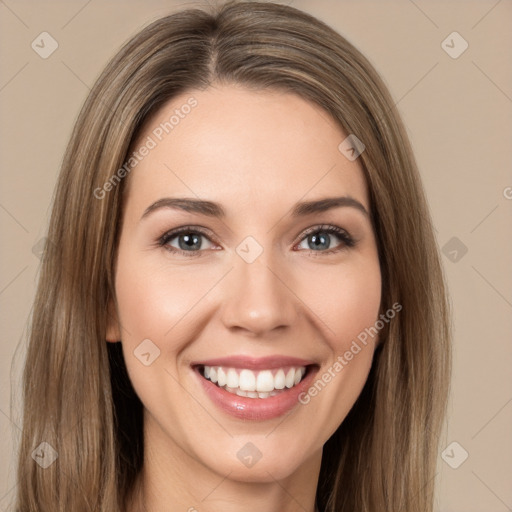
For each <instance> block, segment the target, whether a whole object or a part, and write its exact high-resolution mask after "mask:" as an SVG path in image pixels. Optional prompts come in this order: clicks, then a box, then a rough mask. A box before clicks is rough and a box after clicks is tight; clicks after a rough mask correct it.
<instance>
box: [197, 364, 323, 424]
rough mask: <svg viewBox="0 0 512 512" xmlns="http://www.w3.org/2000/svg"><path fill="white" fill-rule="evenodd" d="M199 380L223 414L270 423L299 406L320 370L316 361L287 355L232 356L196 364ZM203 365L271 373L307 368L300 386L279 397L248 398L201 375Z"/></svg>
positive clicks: (284, 392)
mask: <svg viewBox="0 0 512 512" xmlns="http://www.w3.org/2000/svg"><path fill="white" fill-rule="evenodd" d="M191 366H192V367H193V369H194V370H195V374H196V375H197V378H198V379H199V381H200V382H201V385H202V386H203V389H204V390H205V393H206V395H207V396H208V397H209V398H210V399H211V400H212V402H213V403H214V404H215V405H216V406H217V407H219V408H220V409H221V410H222V411H223V412H225V413H227V414H229V415H230V416H234V417H235V418H239V419H244V420H260V421H263V420H269V419H272V418H277V417H279V416H282V415H283V414H285V413H287V412H289V411H290V410H291V409H293V408H294V407H295V406H296V405H298V404H299V401H298V397H299V395H300V394H301V393H302V392H304V391H306V390H307V389H308V388H309V387H310V386H311V382H312V381H313V379H314V376H315V374H316V373H317V371H318V366H317V365H315V363H314V362H313V361H310V360H309V361H308V360H305V359H299V358H296V357H287V356H268V357H261V358H252V357H248V356H230V357H223V358H216V359H208V360H202V361H197V362H193V363H192V365H191ZM203 366H224V367H228V368H247V369H249V370H271V369H274V368H283V367H289V366H295V367H300V366H305V367H307V372H306V374H305V375H304V377H303V379H302V380H301V381H300V382H299V384H297V385H295V386H294V387H292V388H289V389H286V390H284V391H283V392H282V393H279V394H278V395H275V396H272V397H268V398H249V397H243V396H238V395H235V394H233V393H229V392H228V391H226V390H224V389H222V388H220V387H219V386H217V385H216V384H214V383H213V382H211V381H209V380H207V379H205V378H204V377H203V376H202V374H201V373H200V372H201V368H202V367H203Z"/></svg>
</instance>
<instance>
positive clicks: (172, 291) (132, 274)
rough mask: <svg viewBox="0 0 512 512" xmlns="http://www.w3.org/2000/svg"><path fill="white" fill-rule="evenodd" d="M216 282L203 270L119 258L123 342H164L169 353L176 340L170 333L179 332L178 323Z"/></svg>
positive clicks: (118, 297)
mask: <svg viewBox="0 0 512 512" xmlns="http://www.w3.org/2000/svg"><path fill="white" fill-rule="evenodd" d="M216 279H218V277H216V276H212V275H211V272H207V271H206V270H205V271H201V270H199V271H198V270H197V268H196V269H195V270H194V271H192V266H191V267H189V268H188V269H187V268H186V267H182V268H176V269H175V270H173V269H172V268H169V267H166V268H162V266H161V265H158V264H155V263H154V262H151V261H149V262H148V261H144V256H142V257H141V258H140V259H138V258H137V255H136V254H135V255H133V254H132V255H126V256H125V257H124V258H123V257H121V258H120V259H119V261H118V269H117V275H116V293H117V302H118V308H119V317H120V321H121V325H122V329H123V334H124V339H123V341H128V342H129V343H130V344H131V343H136V342H137V340H142V339H144V338H149V339H154V340H163V339H165V340H166V348H167V350H169V349H171V350H172V347H170V346H169V345H168V343H169V342H170V341H171V342H172V340H173V339H174V340H176V337H175V336H173V335H172V334H174V333H172V334H171V331H172V330H173V329H175V332H176V331H180V330H181V328H182V322H183V323H185V324H186V323H187V321H188V316H193V314H192V315H189V313H192V311H191V309H192V308H193V307H194V305H195V304H197V303H198V302H199V301H200V300H201V297H203V296H204V295H205V293H206V292H207V291H208V289H209V288H210V287H211V286H212V284H213V283H214V282H215V280H216ZM175 327H176V328H175ZM139 342H140V341H139ZM173 343H174V342H173ZM174 344H175V343H174ZM160 348H162V347H160Z"/></svg>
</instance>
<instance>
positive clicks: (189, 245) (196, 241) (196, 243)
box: [180, 235, 201, 250]
mask: <svg viewBox="0 0 512 512" xmlns="http://www.w3.org/2000/svg"><path fill="white" fill-rule="evenodd" d="M182 241H183V243H182ZM200 247H201V240H200V237H199V236H197V235H182V236H181V237H180V249H184V250H187V249H199V248H200Z"/></svg>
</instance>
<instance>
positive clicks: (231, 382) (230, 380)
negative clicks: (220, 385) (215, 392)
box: [226, 368, 238, 388]
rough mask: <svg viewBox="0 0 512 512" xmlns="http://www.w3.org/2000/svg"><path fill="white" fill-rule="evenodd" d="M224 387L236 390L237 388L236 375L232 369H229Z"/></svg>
mask: <svg viewBox="0 0 512 512" xmlns="http://www.w3.org/2000/svg"><path fill="white" fill-rule="evenodd" d="M226 386H229V387H230V388H237V387H238V373H236V370H234V369H233V368H230V369H229V370H228V376H227V379H226Z"/></svg>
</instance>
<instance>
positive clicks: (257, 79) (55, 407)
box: [17, 2, 450, 512]
mask: <svg viewBox="0 0 512 512" xmlns="http://www.w3.org/2000/svg"><path fill="white" fill-rule="evenodd" d="M48 240H49V241H50V242H51V243H48V244H47V248H46V252H45V254H44V257H43V260H42V269H41V276H40V282H39V287H38V291H37V297H36V302H35V307H34V312H33V318H32V325H31V336H30V343H29V350H28V355H27V360H26V369H25V373H24V393H25V409H24V428H23V437H22V443H21V447H20V458H19V469H18V484H19V485H18V502H17V510H18V511H19V512H25V511H40V510H41V511H42V510H52V511H55V510H73V511H82V510H84V511H85V510H94V511H105V512H106V511H109V512H111V511H125V510H127V511H130V512H132V511H134V512H135V511H145V510H146V511H149V512H153V511H161V510H173V511H174V510H190V511H192V510H198V511H203V510H204V511H214V510H221V509H222V510H244V511H253V510H254V511H256V510H258V511H259V510H267V511H277V510H280V511H295V510H306V511H308V512H313V511H314V510H319V511H332V512H334V511H337V512H338V511H351V512H352V511H368V512H369V511H383V510H390V511H391V510H393V511H398V510H404V511H408V512H416V511H417V512H420V511H421V512H427V511H432V508H433V494H432V493H433V478H434V475H435V465H436V458H437V448H438V436H439V431H440V428H441V423H442V420H443V416H444V411H445V403H446V395H447V390H448V382H449V368H450V345H449V340H450V332H449V331H450V330H449V315H448V305H447V299H446V291H445V285H444V281H443V275H442V270H441V265H440V260H439V256H438V252H437V246H436V243H435V238H434V236H433V228H432V224H431V220H430V215H429V212H428V208H427V204H426V201H425V197H424V193H423V190H422V186H421V181H420V178H419V174H418V171H417V168H416V164H415V161H414V157H413V155H412V151H411V148H410V145H409V142H408V139H407V136H406V133H405V130H404V128H403V125H402V123H401V121H400V119H399V116H398V114H397V113H396V111H395V110H394V105H393V101H392V99H391V97H390V95H389V93H388V92H387V90H386V87H385V86H384V84H383V82H382V80H381V79H380V78H379V76H378V75H377V73H376V71H375V70H374V69H373V68H372V66H371V65H370V64H369V62H368V61H367V60H366V59H365V58H364V57H363V56H362V55H361V54H360V53H359V52H358V51H357V50H356V49H355V48H354V47H353V46H352V45H351V44H350V43H348V42H347V41H346V40H345V39H344V38H343V37H342V36H340V35H339V34H337V33H336V32H334V31H333V30H332V29H330V28H329V27H328V26H326V25H325V24H323V23H322V22H320V21H318V20H316V19H314V18H313V17H311V16H309V15H307V14H305V13H303V12H301V11H299V10H296V9H294V8H291V7H287V6H283V5H277V4H272V3H258V2H242V3H240V2H235V3H226V4H225V5H222V6H220V7H219V8H217V9H216V10H215V12H213V13H209V12H206V11H202V10H184V11H181V12H179V13H176V14H173V15H171V16H168V17H165V18H162V19H160V20H157V21H156V22H154V23H152V24H151V25H149V26H148V27H146V28H145V29H143V30H142V31H141V32H140V33H139V34H137V35H136V36H135V37H134V38H132V39H131V40H130V41H129V42H128V43H127V44H126V45H125V46H124V47H123V48H122V49H121V51H120V52H119V53H118V54H117V55H116V56H115V57H114V58H113V60H112V61H111V62H110V63H109V64H108V66H107V67H106V69H105V70H104V72H103V73H102V75H101V76H100V78H99V79H98V81H97V83H96V85H95V86H94V87H93V89H92V91H91V93H90V95H89V97H88V99H87V101H86V103H85V105H84V107H83V109H82V112H81V114H80V116H79V118H78V120H77V123H76V126H75V129H74V131H73V134H72V136H71V141H70V143H69V146H68V149H67V152H66V155H65V159H64V162H63V167H62V171H61V174H60V177H59V180H58V185H57V190H56V196H55V201H54V206H53V212H52V217H51V222H50V228H49V233H48Z"/></svg>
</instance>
